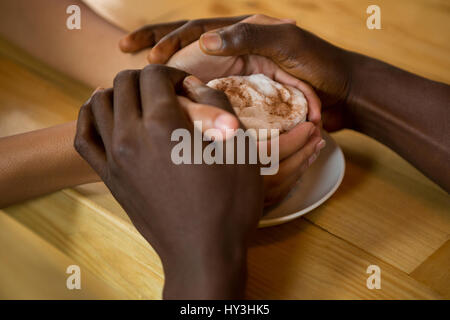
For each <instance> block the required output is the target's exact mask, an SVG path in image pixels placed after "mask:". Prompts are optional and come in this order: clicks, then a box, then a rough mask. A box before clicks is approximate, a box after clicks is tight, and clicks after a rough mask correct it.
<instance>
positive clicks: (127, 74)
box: [114, 70, 139, 86]
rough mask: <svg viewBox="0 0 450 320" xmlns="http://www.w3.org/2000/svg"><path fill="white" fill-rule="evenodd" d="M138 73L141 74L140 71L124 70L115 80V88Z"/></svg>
mask: <svg viewBox="0 0 450 320" xmlns="http://www.w3.org/2000/svg"><path fill="white" fill-rule="evenodd" d="M138 72H139V71H138V70H122V71H120V72H119V73H118V74H117V75H116V76H115V78H114V86H115V85H116V83H117V82H119V81H122V80H124V79H129V78H132V77H135V76H136V74H137V73H138Z"/></svg>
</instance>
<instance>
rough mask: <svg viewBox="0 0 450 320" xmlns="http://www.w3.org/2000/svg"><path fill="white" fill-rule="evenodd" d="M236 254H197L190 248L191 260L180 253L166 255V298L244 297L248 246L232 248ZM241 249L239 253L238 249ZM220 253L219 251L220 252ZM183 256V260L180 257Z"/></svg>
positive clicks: (164, 295)
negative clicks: (167, 258) (169, 258)
mask: <svg viewBox="0 0 450 320" xmlns="http://www.w3.org/2000/svg"><path fill="white" fill-rule="evenodd" d="M228 251H229V252H231V251H234V253H235V254H233V257H231V256H230V255H229V254H227V255H226V256H227V257H225V256H224V255H220V256H218V255H215V254H213V255H206V254H204V255H201V256H200V255H196V254H193V253H192V248H191V249H190V250H189V251H186V254H188V255H190V257H188V260H189V261H186V260H185V259H184V258H183V259H179V258H180V257H177V258H175V259H174V260H171V261H169V262H167V261H166V260H165V259H164V261H165V262H164V263H163V265H164V274H165V284H164V292H163V298H164V299H169V300H173V299H195V300H197V299H200V300H205V299H242V298H243V297H244V291H245V284H246V277H247V265H246V250H241V249H239V250H232V249H231V248H229V250H228ZM237 252H239V253H237ZM216 253H217V252H216ZM180 260H182V261H180Z"/></svg>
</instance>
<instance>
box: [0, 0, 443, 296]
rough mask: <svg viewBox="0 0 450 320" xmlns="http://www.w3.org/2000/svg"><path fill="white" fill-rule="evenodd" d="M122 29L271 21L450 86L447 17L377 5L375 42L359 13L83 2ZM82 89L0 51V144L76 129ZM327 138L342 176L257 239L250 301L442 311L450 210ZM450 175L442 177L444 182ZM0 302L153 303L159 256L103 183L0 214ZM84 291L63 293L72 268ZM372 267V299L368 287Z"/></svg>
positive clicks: (420, 0)
mask: <svg viewBox="0 0 450 320" xmlns="http://www.w3.org/2000/svg"><path fill="white" fill-rule="evenodd" d="M86 2H87V3H89V4H90V5H91V6H92V7H93V8H94V9H95V10H96V11H97V12H98V13H99V14H101V15H102V16H104V17H106V18H107V19H108V20H109V21H112V22H113V23H115V24H117V25H120V26H121V27H123V28H125V29H127V30H131V29H133V28H136V27H138V26H141V25H142V24H144V23H151V22H157V21H166V20H178V19H182V18H193V17H208V16H223V15H235V14H242V13H266V14H269V15H274V16H280V17H290V18H295V19H297V21H298V24H299V25H300V26H302V27H305V28H308V29H309V30H311V31H313V32H315V33H317V34H318V35H320V36H322V37H324V38H326V39H328V40H329V41H331V42H333V43H335V44H338V45H341V46H344V47H345V48H348V49H352V50H356V51H359V52H362V53H365V54H369V55H371V56H374V57H377V58H380V59H383V60H385V61H388V62H390V63H392V64H395V65H397V66H399V67H402V68H405V69H407V70H410V71H412V72H415V73H418V74H421V75H424V76H427V77H429V78H433V79H436V80H441V81H444V82H447V83H450V41H449V40H450V4H449V3H448V1H444V0H429V1H425V0H414V1H408V0H397V1H387V0H380V1H378V2H377V4H378V5H379V6H380V7H381V10H382V30H372V31H371V30H368V29H367V28H366V27H365V19H366V17H367V15H366V13H365V10H366V7H367V6H368V2H367V1H360V0H350V1H338V0H334V1H333V0H325V1H312V0H310V1H303V0H278V1H269V0H266V1H262V0H251V1H250V0H248V1H244V0H229V1H226V2H223V1H216V0H205V1H194V0H183V1H182V0H175V1H164V2H161V1H145V0H133V1H127V2H126V4H127V6H126V7H123V6H122V5H121V3H122V2H121V1H106V0H105V1H91V0H89V1H86ZM89 94H90V89H89V88H87V87H85V86H83V85H82V84H79V83H77V82H75V81H73V80H72V79H69V78H68V77H66V76H64V75H62V74H59V73H57V72H55V71H53V70H51V69H50V68H48V67H46V66H45V65H43V64H42V63H40V62H39V61H36V60H35V59H34V58H33V57H30V56H29V55H27V54H25V53H23V52H22V51H21V50H18V49H17V48H15V47H14V46H12V45H10V44H9V43H7V42H6V41H4V40H0V136H5V135H10V134H14V133H19V132H24V131H29V130H32V129H36V128H42V127H46V126H50V125H54V124H58V123H62V122H66V121H70V120H74V119H76V114H77V112H78V109H79V106H81V104H82V103H83V102H84V100H85V99H86V98H87V97H88V96H89ZM332 137H333V138H334V139H335V140H336V141H337V142H338V144H339V145H340V146H341V147H342V149H343V151H344V154H345V157H346V162H347V171H346V175H345V177H344V180H343V183H342V185H341V187H340V188H339V189H338V191H337V192H336V194H335V195H333V196H332V197H331V198H330V200H328V201H327V202H326V203H325V204H324V205H322V206H320V207H319V208H317V209H315V210H314V211H313V212H311V213H309V214H307V215H305V216H304V217H302V218H300V219H298V220H296V221H294V222H291V223H288V224H285V225H282V226H278V227H272V228H267V229H264V230H259V231H258V232H257V234H256V237H255V239H254V241H253V243H252V246H251V248H250V252H249V283H248V290H247V297H248V298H257V299H270V298H274V299H278V298H284V299H450V291H449V288H450V271H449V270H450V260H449V259H450V245H449V243H450V242H449V240H450V210H449V208H450V197H449V196H448V194H447V193H446V192H444V191H443V190H442V189H440V188H439V187H438V186H437V185H435V184H434V183H433V182H431V181H430V180H428V179H427V178H426V177H424V176H423V175H422V174H421V173H420V172H418V171H417V170H416V169H414V168H413V167H412V166H411V165H409V164H408V163H407V162H406V161H404V160H403V159H401V158H400V157H399V156H397V155H396V154H395V153H394V152H392V151H390V150H389V149H388V148H386V147H384V146H382V145H381V144H379V143H377V142H376V141H374V140H372V139H370V138H368V137H365V136H362V135H360V134H358V133H355V132H352V131H342V132H339V133H335V134H333V135H332ZM444 174H448V173H444ZM0 261H1V262H0V298H7V299H15V298H26V299H27V298H42V299H47V298H54V297H59V298H64V299H71V298H87V299H107V298H133V299H158V298H160V296H161V289H162V285H163V272H162V268H161V264H160V260H159V258H158V256H157V255H156V254H155V252H154V251H153V249H152V248H151V247H150V246H149V245H148V244H147V243H146V242H145V241H144V239H143V238H142V237H141V236H140V235H139V234H138V233H137V231H136V230H135V228H134V227H133V226H132V225H131V224H130V221H129V219H128V218H127V216H126V214H125V213H124V212H123V210H122V208H121V207H120V206H119V205H118V204H117V202H116V201H115V200H114V199H113V198H112V196H111V194H110V193H109V192H108V190H107V189H106V188H105V186H104V185H103V184H101V183H97V184H92V185H86V186H80V187H77V188H74V189H67V190H63V191H59V192H56V193H54V194H51V195H48V196H45V197H41V198H39V199H35V200H31V201H28V202H26V203H22V204H18V205H15V206H11V207H9V208H6V209H4V210H2V211H0ZM70 264H77V265H80V267H81V269H82V272H84V274H85V275H86V278H83V283H84V284H85V286H84V287H83V290H81V291H80V292H74V291H68V290H67V289H65V287H64V285H65V280H66V277H67V275H66V274H65V270H66V268H67V266H68V265H70ZM369 265H378V266H379V267H380V268H381V279H382V280H381V289H380V290H369V289H368V288H367V287H366V279H367V277H368V274H367V273H366V269H367V267H368V266H369Z"/></svg>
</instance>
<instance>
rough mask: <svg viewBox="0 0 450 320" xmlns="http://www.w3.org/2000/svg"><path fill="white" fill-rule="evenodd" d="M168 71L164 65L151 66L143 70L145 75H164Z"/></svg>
mask: <svg viewBox="0 0 450 320" xmlns="http://www.w3.org/2000/svg"><path fill="white" fill-rule="evenodd" d="M166 71H167V67H166V66H164V65H162V64H149V65H147V66H146V67H145V68H144V69H142V72H143V74H154V73H158V74H163V73H165V72H166Z"/></svg>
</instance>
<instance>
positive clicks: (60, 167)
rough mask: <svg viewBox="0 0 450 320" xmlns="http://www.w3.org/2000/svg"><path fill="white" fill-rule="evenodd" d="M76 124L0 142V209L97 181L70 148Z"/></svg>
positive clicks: (72, 123) (89, 169)
mask: <svg viewBox="0 0 450 320" xmlns="http://www.w3.org/2000/svg"><path fill="white" fill-rule="evenodd" d="M75 129H76V123H75V122H70V123H66V124H63V125H59V126H55V127H51V128H47V129H42V130H37V131H32V132H28V133H24V134H19V135H15V136H10V137H4V138H0V195H1V196H0V207H5V206H7V205H10V204H13V203H16V202H19V201H23V200H25V199H29V198H32V197H36V196H39V195H43V194H46V193H50V192H54V191H57V190H60V189H62V188H66V187H71V186H75V185H79V184H83V183H88V182H94V181H98V179H99V178H98V177H97V175H96V174H95V172H94V171H93V170H92V169H91V167H90V166H89V165H88V164H87V163H86V162H85V161H84V160H83V159H82V158H81V157H80V156H79V155H78V153H77V152H76V151H75V149H74V147H73V140H74V136H75Z"/></svg>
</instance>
